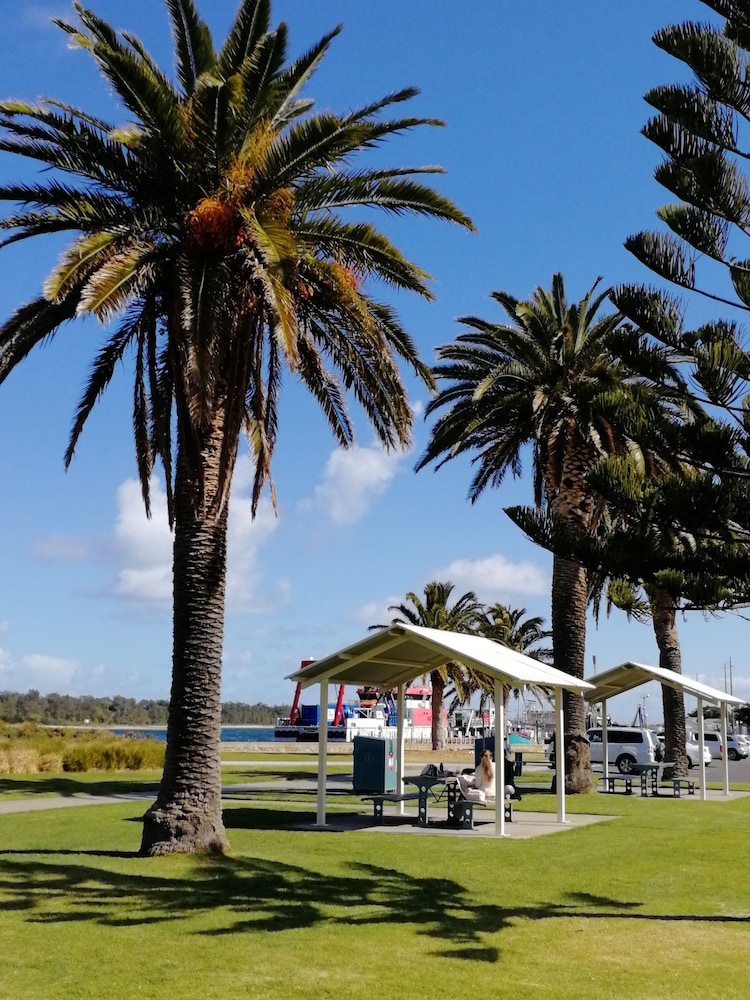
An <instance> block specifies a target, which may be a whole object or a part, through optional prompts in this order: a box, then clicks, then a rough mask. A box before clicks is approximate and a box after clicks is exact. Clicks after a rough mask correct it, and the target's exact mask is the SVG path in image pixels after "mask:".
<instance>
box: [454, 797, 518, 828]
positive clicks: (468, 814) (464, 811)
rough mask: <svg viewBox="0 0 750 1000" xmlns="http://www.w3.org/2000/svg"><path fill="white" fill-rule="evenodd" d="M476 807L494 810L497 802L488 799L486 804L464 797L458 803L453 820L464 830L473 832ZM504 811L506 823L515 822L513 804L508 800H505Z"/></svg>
mask: <svg viewBox="0 0 750 1000" xmlns="http://www.w3.org/2000/svg"><path fill="white" fill-rule="evenodd" d="M474 806H481V807H482V809H493V810H494V808H495V800H494V799H492V798H489V799H487V800H486V801H485V802H478V801H476V800H474V799H467V798H464V796H463V795H462V796H460V798H459V800H458V802H457V803H456V806H455V809H454V812H453V820H454V822H455V823H457V824H458V826H459V827H460V828H461V829H462V830H473V829H474ZM503 810H504V812H505V822H506V823H512V822H513V803H512V801H511V800H510V799H509V798H508V799H506V800H505V803H504V806H503Z"/></svg>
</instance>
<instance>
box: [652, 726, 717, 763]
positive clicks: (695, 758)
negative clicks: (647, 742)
mask: <svg viewBox="0 0 750 1000" xmlns="http://www.w3.org/2000/svg"><path fill="white" fill-rule="evenodd" d="M658 738H659V741H660V743H661V745H662V749H663V748H664V740H665V734H664V732H661V733H659V734H658ZM699 751H700V744H699V743H698V737H697V736H696V738H695V742H693V741H692V740H691V739H690V734H688V739H687V742H686V743H685V754H686V755H687V765H688V767H689V768H693V767H697V766H698V764H699V763H700V757H699ZM712 760H713V758H712V756H711V750H710V749H709V746H708V744H707V743H706V744H704V746H703V763H704V764H705V765H706V767H708V766H709V764H710V763H711V761H712Z"/></svg>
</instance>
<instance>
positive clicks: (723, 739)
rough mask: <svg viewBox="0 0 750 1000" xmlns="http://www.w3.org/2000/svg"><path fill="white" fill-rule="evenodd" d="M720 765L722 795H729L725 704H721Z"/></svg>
mask: <svg viewBox="0 0 750 1000" xmlns="http://www.w3.org/2000/svg"><path fill="white" fill-rule="evenodd" d="M721 745H722V748H723V749H722V752H721V764H722V771H723V775H722V776H723V778H724V794H725V795H729V749H728V747H727V703H726V702H725V701H722V703H721Z"/></svg>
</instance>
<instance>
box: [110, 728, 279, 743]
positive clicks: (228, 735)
mask: <svg viewBox="0 0 750 1000" xmlns="http://www.w3.org/2000/svg"><path fill="white" fill-rule="evenodd" d="M111 732H113V733H117V735H118V736H123V735H124V734H126V733H139V734H140V733H143V735H144V736H150V737H152V739H155V740H161V741H162V742H165V741H166V739H167V730H166V728H164V729H153V728H151V726H145V727H144V726H121V727H118V728H117V729H114V728H113V729H112V730H111ZM221 742H222V743H273V726H268V727H266V726H222V727H221Z"/></svg>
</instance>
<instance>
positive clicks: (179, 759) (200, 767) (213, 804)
mask: <svg viewBox="0 0 750 1000" xmlns="http://www.w3.org/2000/svg"><path fill="white" fill-rule="evenodd" d="M209 437H211V435H209ZM217 437H219V438H220V432H219V431H218V430H216V429H214V434H213V438H214V443H215V441H216V438H217ZM219 451H220V449H219V448H218V447H214V448H210V447H207V448H205V449H204V451H203V458H204V470H203V471H204V483H203V485H204V491H205V492H204V495H208V496H209V497H210V496H211V495H212V490H211V486H212V485H213V481H214V478H215V474H216V465H217V462H218V453H219ZM195 496H196V490H195V483H194V482H193V479H192V477H191V476H190V475H189V473H188V470H187V463H186V462H185V461H184V456H183V455H182V452H181V450H180V453H179V454H178V460H177V474H176V481H175V536H174V648H173V660H172V690H171V694H170V702H169V720H168V724H167V751H166V760H165V764H164V774H163V776H162V780H161V785H160V787H159V794H158V797H157V799H156V802H155V803H154V804H153V806H151V808H150V809H149V810H148V811H147V812H146V814H145V816H144V823H143V839H142V842H141V853H142V854H146V855H151V856H153V855H160V854H167V853H173V852H191V851H201V850H204V851H206V850H219V851H223V850H224V849H226V848H227V847H228V846H229V845H228V841H227V837H226V833H225V831H224V824H223V820H222V813H221V757H220V751H221V658H222V645H223V639H224V603H225V591H226V562H227V546H226V537H227V516H228V504H225V505H224V507H223V509H222V510H221V511H220V513H219V514H218V515H216V516H206V515H205V506H204V507H203V509H202V511H198V512H196V503H195Z"/></svg>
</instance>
